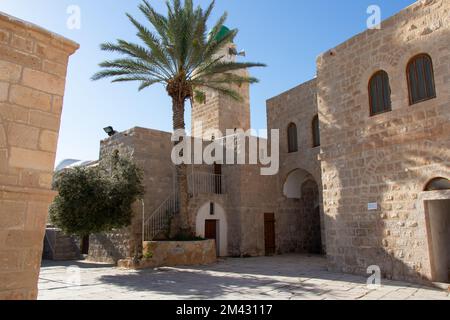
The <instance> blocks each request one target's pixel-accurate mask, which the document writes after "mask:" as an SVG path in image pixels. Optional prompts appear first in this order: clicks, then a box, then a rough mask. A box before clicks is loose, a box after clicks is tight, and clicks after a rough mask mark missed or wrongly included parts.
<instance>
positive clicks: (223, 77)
mask: <svg viewBox="0 0 450 320" xmlns="http://www.w3.org/2000/svg"><path fill="white" fill-rule="evenodd" d="M214 3H215V1H212V3H211V4H210V5H209V6H208V8H207V9H206V10H203V9H202V8H201V7H200V6H199V7H197V8H194V5H193V1H192V0H185V1H184V5H182V3H181V0H170V1H167V2H166V4H167V16H164V15H161V14H159V13H157V12H156V11H155V10H154V9H153V7H152V6H151V5H150V4H149V3H148V1H146V0H144V1H143V3H142V4H140V5H139V9H140V11H141V12H142V13H143V14H144V16H145V18H146V20H147V21H146V23H147V24H149V25H151V26H152V27H153V29H154V30H153V31H151V30H150V29H149V28H148V27H147V26H146V25H144V24H141V23H139V22H138V21H137V20H136V19H135V18H133V17H132V16H131V15H129V14H127V16H128V18H129V20H130V21H131V23H132V24H133V25H134V26H135V27H136V29H137V36H138V37H139V38H140V40H141V41H142V42H143V45H140V44H135V43H132V42H128V41H125V40H120V39H119V40H117V42H116V43H104V44H102V45H101V49H102V50H104V51H110V52H115V53H119V54H121V55H123V56H124V57H122V58H120V59H116V60H108V61H104V62H102V63H101V64H100V67H101V68H103V70H101V71H99V72H98V73H96V74H95V75H94V76H93V77H92V79H93V80H98V79H102V78H113V80H112V82H124V81H137V82H139V83H140V85H139V91H141V90H143V89H145V88H147V87H149V86H151V85H154V84H163V85H164V86H165V88H166V91H167V93H168V95H169V96H170V97H171V98H172V112H173V129H174V130H185V122H184V113H185V103H186V101H190V102H191V105H192V101H193V100H195V101H196V102H199V103H202V102H204V100H205V93H204V91H202V89H203V90H204V89H205V88H208V89H212V90H217V91H218V92H220V93H222V94H225V95H227V96H230V97H232V98H234V99H237V100H241V99H242V98H241V97H240V95H239V94H238V93H237V92H236V91H235V90H233V85H238V86H241V85H242V84H244V83H255V82H257V81H258V80H257V79H256V78H253V77H248V76H242V75H238V74H237V73H236V72H235V71H237V70H241V69H245V68H250V67H263V66H265V65H264V64H261V63H239V62H229V61H225V60H224V59H223V56H221V55H220V52H221V50H222V49H223V48H224V47H225V46H226V45H227V44H228V43H230V42H232V40H233V39H234V37H235V36H236V35H237V33H238V30H236V29H235V30H230V32H228V33H226V34H223V33H222V32H221V31H223V25H224V23H225V20H226V18H227V13H224V14H223V15H222V16H221V17H220V19H219V20H218V21H217V22H216V23H215V25H214V27H213V28H212V30H211V31H210V32H209V34H208V32H207V22H208V19H209V18H210V15H211V12H212V10H213V8H214ZM177 143H179V142H177ZM177 143H175V144H177ZM176 172H177V184H178V189H179V196H180V225H181V226H180V229H181V230H180V233H182V234H184V235H188V234H189V235H190V234H192V233H191V229H190V226H189V223H188V201H189V197H188V183H187V168H186V165H185V164H182V165H179V166H177V168H176Z"/></svg>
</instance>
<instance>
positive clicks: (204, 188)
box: [188, 172, 226, 196]
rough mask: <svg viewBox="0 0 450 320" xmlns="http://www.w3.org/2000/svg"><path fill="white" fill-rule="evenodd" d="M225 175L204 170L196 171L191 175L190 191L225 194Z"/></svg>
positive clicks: (194, 193) (196, 193)
mask: <svg viewBox="0 0 450 320" xmlns="http://www.w3.org/2000/svg"><path fill="white" fill-rule="evenodd" d="M224 182H225V181H224V176H223V175H220V174H211V173H206V172H205V173H204V172H195V173H193V174H191V175H189V178H188V184H189V192H190V193H191V194H192V195H194V196H195V195H199V194H224V193H225V191H226V190H225V183H224Z"/></svg>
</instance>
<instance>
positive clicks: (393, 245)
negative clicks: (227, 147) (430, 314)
mask: <svg viewBox="0 0 450 320" xmlns="http://www.w3.org/2000/svg"><path fill="white" fill-rule="evenodd" d="M449 11H450V2H449V1H446V0H427V1H418V2H416V3H415V4H413V5H411V6H409V7H408V8H406V9H404V10H402V11H401V12H400V13H398V14H397V15H395V16H393V17H391V18H390V19H388V20H386V21H384V22H383V23H382V24H381V29H380V30H368V31H366V32H363V33H361V34H359V35H357V36H355V37H353V38H351V39H350V40H348V41H346V42H344V43H343V44H341V45H339V46H337V47H335V48H334V49H331V50H329V51H328V52H325V53H324V54H322V55H321V56H320V57H319V58H318V59H317V68H318V72H317V96H318V97H317V101H318V109H319V119H320V133H321V142H322V145H321V154H320V160H321V167H322V184H323V192H324V209H325V216H326V221H325V226H326V239H327V254H328V259H329V265H330V268H331V269H333V270H339V271H344V272H352V273H365V272H366V269H367V267H368V266H370V265H378V266H379V267H380V268H381V272H382V274H383V276H385V277H388V278H395V279H420V278H425V279H431V280H433V281H442V282H448V280H449V269H450V264H449V263H448V261H450V251H449V250H450V246H449V243H450V242H449V241H448V239H449V238H448V237H449V220H448V217H449V216H450V203H449V200H448V199H449V198H450V193H449V192H450V191H449V190H448V189H449V182H448V179H449V178H450V96H449V93H450V92H449V90H450V19H449ZM434 179H436V180H434ZM439 181H440V182H439ZM437 189H447V190H445V191H444V190H441V191H432V190H437ZM438 221H439V222H438ZM438 225H439V227H438ZM439 228H442V230H439Z"/></svg>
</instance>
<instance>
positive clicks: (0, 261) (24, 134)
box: [0, 13, 78, 300]
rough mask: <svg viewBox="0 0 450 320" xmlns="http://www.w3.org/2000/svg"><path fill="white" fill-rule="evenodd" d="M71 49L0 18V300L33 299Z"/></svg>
mask: <svg viewBox="0 0 450 320" xmlns="http://www.w3.org/2000/svg"><path fill="white" fill-rule="evenodd" d="M77 48H78V45H77V44H75V43H73V42H71V41H69V40H66V39H64V38H62V37H60V36H57V35H55V34H52V33H50V32H48V31H46V30H43V29H41V28H39V27H37V26H35V25H32V24H29V23H27V22H24V21H21V20H18V19H15V18H13V17H10V16H8V15H6V14H4V13H0V300H1V299H35V298H36V296H37V280H38V275H39V268H40V262H41V255H42V246H43V238H44V232H45V225H46V221H47V211H48V206H49V204H50V202H51V201H52V199H53V197H54V193H53V192H52V191H50V189H51V180H52V174H53V168H54V161H55V153H56V144H57V140H58V133H59V125H60V116H61V111H62V105H63V96H64V88H65V77H66V67H67V63H68V58H69V56H70V55H71V54H73V53H74V52H75V50H76V49H77Z"/></svg>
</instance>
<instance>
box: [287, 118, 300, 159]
mask: <svg viewBox="0 0 450 320" xmlns="http://www.w3.org/2000/svg"><path fill="white" fill-rule="evenodd" d="M297 151H298V142H297V126H296V125H295V123H290V124H289V126H288V152H289V153H293V152H297Z"/></svg>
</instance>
